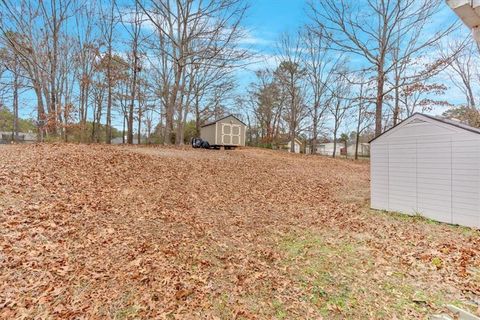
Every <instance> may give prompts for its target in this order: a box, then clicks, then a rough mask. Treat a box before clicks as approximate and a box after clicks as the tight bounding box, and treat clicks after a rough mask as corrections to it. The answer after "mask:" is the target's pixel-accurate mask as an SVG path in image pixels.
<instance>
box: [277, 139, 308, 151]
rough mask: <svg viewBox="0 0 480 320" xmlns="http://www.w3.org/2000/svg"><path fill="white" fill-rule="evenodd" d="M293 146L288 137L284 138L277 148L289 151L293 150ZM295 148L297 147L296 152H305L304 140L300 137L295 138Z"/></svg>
mask: <svg viewBox="0 0 480 320" xmlns="http://www.w3.org/2000/svg"><path fill="white" fill-rule="evenodd" d="M291 146H292V141H291V140H290V139H288V138H284V139H283V140H281V141H280V142H279V143H277V148H278V149H279V150H284V151H288V152H291V150H292V149H291ZM294 148H295V152H294V153H302V152H304V149H303V142H302V141H300V140H299V139H297V138H295V145H294Z"/></svg>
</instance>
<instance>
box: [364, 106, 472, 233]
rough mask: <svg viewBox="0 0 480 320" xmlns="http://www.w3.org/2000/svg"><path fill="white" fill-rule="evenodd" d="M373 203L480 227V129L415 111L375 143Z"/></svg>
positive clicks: (372, 152) (373, 146)
mask: <svg viewBox="0 0 480 320" xmlns="http://www.w3.org/2000/svg"><path fill="white" fill-rule="evenodd" d="M370 148H371V149H370V152H371V162H370V165H371V207H372V208H374V209H380V210H388V211H397V212H402V213H406V214H416V213H418V214H421V215H422V216H425V217H427V218H430V219H433V220H437V221H441V222H446V223H452V224H459V225H463V226H468V227H474V228H480V130H479V129H476V128H472V127H470V126H467V125H464V124H462V123H460V122H457V121H452V120H445V119H441V118H437V117H432V116H429V115H425V114H418V113H417V114H414V115H413V116H411V117H410V118H408V119H406V120H405V121H403V122H401V123H400V124H398V125H397V126H395V127H393V128H392V129H390V130H388V131H386V132H385V133H383V134H382V135H380V136H378V137H377V138H375V139H374V140H372V141H371V142H370Z"/></svg>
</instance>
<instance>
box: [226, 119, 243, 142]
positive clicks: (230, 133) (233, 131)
mask: <svg viewBox="0 0 480 320" xmlns="http://www.w3.org/2000/svg"><path fill="white" fill-rule="evenodd" d="M240 132H241V130H240V126H239V125H236V124H230V123H222V144H223V145H239V144H240Z"/></svg>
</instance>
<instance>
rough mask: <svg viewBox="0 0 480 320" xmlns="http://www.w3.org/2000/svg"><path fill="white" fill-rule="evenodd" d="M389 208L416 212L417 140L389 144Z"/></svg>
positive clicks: (404, 211) (409, 212)
mask: <svg viewBox="0 0 480 320" xmlns="http://www.w3.org/2000/svg"><path fill="white" fill-rule="evenodd" d="M388 158H389V161H388V164H389V165H388V190H389V192H388V209H389V210H391V211H398V212H403V213H407V214H411V213H414V212H416V210H417V208H416V204H417V201H416V200H417V199H416V194H417V186H416V174H417V171H416V162H417V155H416V149H415V142H413V143H412V142H411V141H410V142H408V143H396V144H390V145H389V146H388Z"/></svg>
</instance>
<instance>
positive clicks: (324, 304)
mask: <svg viewBox="0 0 480 320" xmlns="http://www.w3.org/2000/svg"><path fill="white" fill-rule="evenodd" d="M279 249H280V250H281V251H283V252H284V254H285V259H284V263H285V265H287V266H288V267H289V270H290V271H291V276H292V277H293V278H294V280H295V282H296V283H297V284H298V285H299V286H301V287H302V291H303V292H304V297H303V299H304V300H305V301H307V302H308V303H309V305H310V306H311V307H312V308H315V309H316V310H317V311H318V312H319V313H320V314H322V315H323V316H324V317H325V318H327V319H345V318H349V319H361V318H363V319H367V318H371V317H372V316H373V317H374V318H391V316H392V315H396V316H397V317H399V318H403V317H405V316H406V315H407V314H408V315H410V316H411V312H413V314H416V315H421V316H425V317H427V316H428V315H430V314H431V312H433V310H438V309H440V308H441V307H442V306H443V305H444V304H445V303H446V301H444V298H443V297H444V294H443V293H442V292H438V293H437V292H431V291H428V289H426V290H425V289H423V288H421V287H420V286H419V285H418V284H417V283H416V282H415V279H412V278H411V277H407V276H406V274H404V273H403V272H402V271H398V272H393V273H392V274H391V275H385V274H380V275H379V274H375V270H376V266H375V260H374V257H373V256H371V254H370V252H369V251H368V250H367V249H366V246H365V244H363V243H361V242H357V243H352V242H347V241H344V240H339V239H336V237H335V235H334V234H328V235H321V234H301V233H299V234H294V235H289V236H287V237H284V238H283V239H281V241H280V242H279ZM432 263H434V264H438V263H442V262H441V261H440V262H439V261H432ZM409 312H410V313H409ZM287 318H288V315H287Z"/></svg>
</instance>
